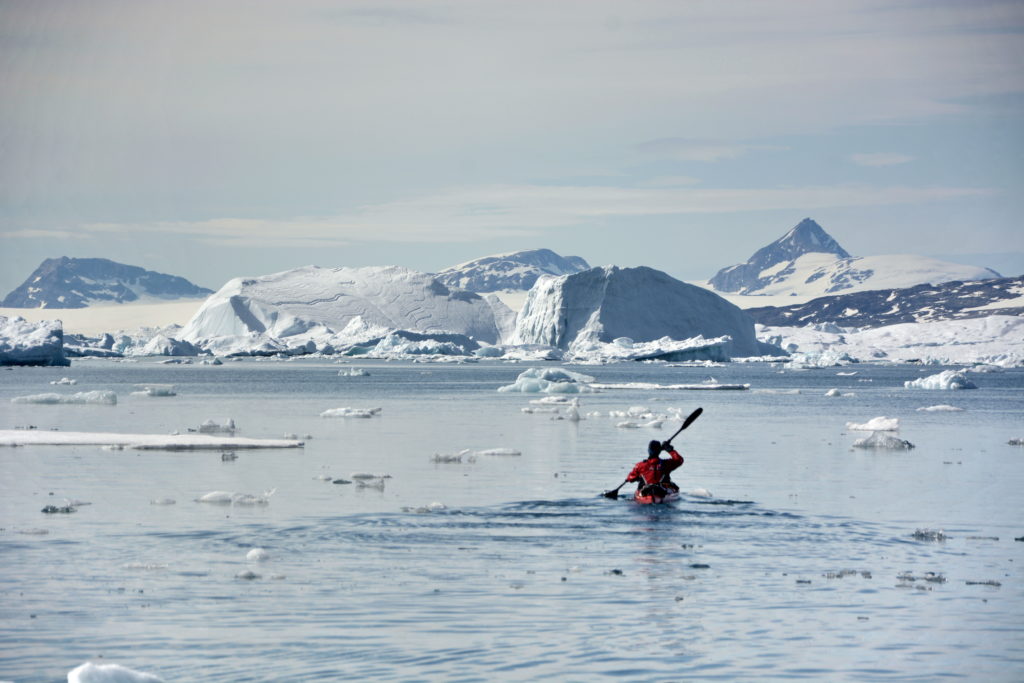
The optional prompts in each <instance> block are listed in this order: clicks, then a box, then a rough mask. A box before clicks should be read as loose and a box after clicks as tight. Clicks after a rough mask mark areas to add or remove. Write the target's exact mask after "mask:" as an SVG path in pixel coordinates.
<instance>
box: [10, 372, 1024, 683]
mask: <svg viewBox="0 0 1024 683" xmlns="http://www.w3.org/2000/svg"><path fill="white" fill-rule="evenodd" d="M535 365H536V364H535ZM353 367H361V368H364V369H365V370H366V371H367V372H369V373H370V374H369V376H366V377H343V376H339V375H338V371H339V370H342V369H345V370H347V369H349V368H353ZM527 367H532V365H531V364H527V363H522V364H512V363H502V362H497V361H494V362H481V363H474V364H464V365H449V364H416V363H398V362H391V363H388V362H358V361H353V362H351V363H349V364H337V363H334V362H331V361H330V360H294V361H287V362H286V361H256V360H246V361H243V362H226V363H225V364H224V365H222V366H204V365H166V364H160V363H159V362H158V359H144V360H141V361H139V362H136V363H117V362H111V361H106V360H82V361H75V362H74V364H73V365H72V366H71V367H70V368H14V369H0V429H12V428H15V427H25V428H27V427H29V426H33V427H35V428H37V429H41V430H48V429H59V430H63V431H112V432H125V433H148V434H167V433H170V432H174V431H179V432H185V431H187V430H188V429H189V428H193V429H194V428H196V427H198V425H199V424H200V423H202V422H203V421H204V420H207V419H214V420H225V419H227V418H232V419H233V420H234V421H235V423H236V424H237V426H238V428H239V431H238V435H239V436H247V437H269V438H280V437H282V436H283V435H285V434H295V435H298V436H299V437H300V438H302V439H303V440H304V441H305V447H304V448H302V449H296V450H255V451H238V452H237V459H236V460H230V461H225V460H223V459H222V456H221V453H220V451H138V450H130V449H129V450H122V451H113V450H104V449H102V448H97V447H71V446H60V447H41V446H29V447H19V448H0V527H2V529H0V680H10V681H19V682H20V681H59V680H65V679H66V676H67V672H68V671H70V670H71V669H73V668H74V667H76V666H78V665H79V664H81V663H83V662H85V661H87V660H92V661H97V662H107V663H117V664H120V665H123V666H126V667H129V668H132V669H135V670H138V671H144V672H148V673H150V674H153V675H156V676H159V677H161V678H163V679H164V680H167V681H232V682H238V681H312V680H382V681H390V680H398V681H434V680H445V681H495V680H501V681H506V680H508V681H534V680H564V681H593V680H602V679H607V680H611V679H615V680H635V681H674V680H681V679H687V680H725V681H732V680H800V679H804V680H813V681H824V680H827V681H936V680H965V681H1008V682H1009V681H1021V680H1024V580H1022V579H1024V576H1022V569H1024V542H1020V541H1015V538H1021V537H1024V448H1022V447H1020V446H1012V445H1009V444H1008V441H1009V440H1010V439H1014V438H1020V437H1024V370H1020V369H1017V370H1007V371H1001V372H992V373H971V375H970V376H971V378H972V380H973V381H974V382H975V383H976V384H977V385H978V387H979V388H978V389H976V390H966V391H922V390H910V389H905V388H903V382H904V381H906V380H910V379H915V378H918V377H922V376H925V375H930V374H934V373H937V372H939V371H940V370H942V369H944V368H941V367H935V366H929V367H922V366H918V365H901V366H872V365H863V364H861V365H853V366H848V367H845V368H827V369H819V370H804V371H797V370H787V369H783V368H782V367H780V366H779V365H775V364H730V365H728V366H725V367H671V366H666V365H664V364H662V365H656V364H639V363H633V364H621V365H610V366H599V367H580V368H573V369H575V370H577V371H580V372H584V373H586V374H589V375H592V376H594V377H596V378H597V379H598V381H600V382H606V383H627V382H654V383H660V384H672V383H701V382H705V381H708V380H716V381H718V382H730V383H749V384H750V389H749V390H747V391H678V390H676V391H669V390H636V389H616V390H606V391H603V392H601V393H593V394H582V395H580V400H581V405H580V411H581V413H583V414H584V415H585V416H586V417H585V419H584V420H582V421H580V422H570V421H567V420H559V419H553V418H555V417H558V416H557V415H553V414H548V413H534V414H529V413H524V412H523V411H522V408H524V407H529V406H530V403H529V401H530V400H531V399H536V398H538V396H537V395H526V394H515V393H499V392H498V391H497V389H498V387H500V386H502V385H506V384H510V383H512V382H513V381H514V380H515V378H516V377H517V375H518V374H519V373H520V372H522V371H523V370H525V369H526V368H527ZM839 373H855V374H844V375H840V374H839ZM65 376H66V377H70V378H73V379H75V380H76V381H77V383H76V384H75V385H74V386H54V385H51V384H50V382H51V381H55V380H59V379H60V378H61V377H65ZM150 383H162V384H173V385H174V386H175V391H176V395H175V396H168V397H151V396H142V395H136V394H133V392H134V391H137V390H138V388H139V385H144V384H150ZM832 388H837V389H839V391H840V393H842V394H845V395H843V396H839V397H826V396H825V393H826V391H827V390H829V389H832ZM90 390H110V391H114V392H116V393H117V396H118V403H117V405H116V406H106V405H24V404H13V403H11V402H10V399H11V398H14V397H17V396H25V395H29V394H38V393H45V392H51V391H53V392H59V393H75V392H79V391H90ZM936 404H952V405H954V406H956V407H959V408H962V409H963V410H962V411H961V412H923V411H918V408H922V407H926V406H933V405H936ZM631 406H645V407H647V408H649V409H650V410H651V411H653V412H656V413H665V414H668V413H670V409H674V410H675V411H676V413H678V414H682V415H686V414H689V413H690V412H691V411H692V410H694V409H695V408H697V407H703V408H704V412H703V414H702V415H701V417H700V419H698V420H697V421H696V422H694V423H693V425H692V426H690V427H689V429H687V430H686V431H685V432H683V433H682V434H680V435H679V436H678V437H677V438H676V440H675V444H676V445H677V447H678V448H679V450H680V451H681V452H682V454H683V455H684V457H685V459H686V463H685V464H684V465H683V467H682V468H681V469H680V470H677V473H676V474H675V475H674V478H675V479H676V481H677V482H678V483H679V484H680V485H681V487H682V490H683V491H684V492H689V493H685V494H684V495H683V496H682V497H681V498H680V499H679V500H678V501H676V502H675V503H673V504H670V505H664V506H640V505H637V504H635V503H633V502H632V501H631V500H630V499H629V495H628V494H629V493H630V487H625V488H623V489H622V492H623V495H622V497H620V498H619V499H618V500H610V499H607V498H604V497H602V496H601V492H602V491H605V490H608V489H611V488H614V487H615V486H617V485H618V484H619V483H620V482H621V481H622V480H623V479H624V478H625V475H626V473H627V472H628V471H629V469H630V467H631V466H632V465H633V464H634V462H636V461H637V460H640V459H642V458H643V457H644V455H645V448H646V443H647V441H648V440H649V439H652V438H657V439H666V438H668V437H669V436H670V435H671V433H672V432H674V431H675V430H676V429H677V428H678V426H679V424H680V422H679V421H678V418H672V419H670V420H666V421H665V422H664V424H663V426H662V428H661V429H651V428H639V429H628V428H623V427H618V426H617V424H618V423H620V422H622V421H624V418H614V417H608V416H607V413H608V412H609V411H611V410H626V409H628V408H629V407H631ZM340 407H353V408H378V407H379V408H381V411H380V413H379V414H378V415H376V416H374V417H372V418H369V419H358V418H347V419H346V418H322V417H320V413H321V412H323V411H325V410H327V409H330V408H340ZM592 412H601V413H603V414H604V415H603V416H600V417H598V416H587V414H588V413H592ZM878 416H888V417H898V418H899V419H900V421H901V430H900V432H899V437H900V438H902V439H906V440H908V441H910V442H912V443H913V444H914V445H915V446H916V447H915V448H913V449H912V450H904V451H885V450H879V451H871V450H861V449H853V448H851V444H852V443H853V442H854V440H856V439H857V438H860V437H863V436H867V434H866V433H857V432H852V431H848V430H847V429H846V423H847V422H848V421H852V422H866V421H867V420H869V419H871V418H873V417H878ZM499 448H500V449H512V450H514V451H517V452H518V453H519V455H473V453H472V452H473V451H481V450H487V449H499ZM465 449H469V451H470V452H469V453H463V454H462V460H461V462H435V460H436V458H435V456H436V455H441V456H455V455H457V454H458V453H460V452H462V451H464V450H465ZM441 459H443V458H441ZM360 472H363V473H372V474H377V475H385V474H386V475H390V477H389V478H385V479H379V480H377V481H376V485H375V486H360V485H359V484H358V480H356V479H353V478H352V476H351V475H352V474H353V473H360ZM335 481H338V482H339V483H334V482H335ZM343 481H344V482H351V483H341V482H343ZM211 491H227V492H232V493H247V494H254V495H262V494H264V493H265V492H269V491H272V493H271V494H270V495H269V498H267V499H266V500H267V502H266V504H258V505H230V504H229V505H212V504H208V503H200V502H196V499H197V498H199V497H200V496H202V495H204V494H206V493H209V492H211ZM171 500H173V501H174V502H173V504H172V503H170V502H169V501H171ZM75 501H77V502H79V503H89V504H87V505H85V504H80V505H78V506H77V508H76V510H77V511H76V512H74V513H70V514H44V513H42V512H41V510H42V509H43V507H44V506H47V505H57V506H61V505H64V504H66V503H67V502H75ZM154 501H157V502H159V503H162V504H154ZM254 548H262V549H264V550H265V552H266V554H267V556H268V557H267V559H265V560H263V561H257V560H249V559H247V554H248V553H249V551H250V550H252V549H254ZM246 577H248V578H246Z"/></svg>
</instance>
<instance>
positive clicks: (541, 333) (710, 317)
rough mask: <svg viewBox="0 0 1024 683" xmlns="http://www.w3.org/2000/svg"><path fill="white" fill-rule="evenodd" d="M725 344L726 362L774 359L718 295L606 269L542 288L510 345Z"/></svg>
mask: <svg viewBox="0 0 1024 683" xmlns="http://www.w3.org/2000/svg"><path fill="white" fill-rule="evenodd" d="M726 336H727V337H729V340H728V341H727V342H725V345H724V347H725V354H726V355H728V356H759V355H762V354H764V353H766V352H768V351H767V350H766V349H765V347H764V346H763V345H761V344H760V343H759V342H758V341H757V339H756V338H755V336H754V323H753V321H752V320H751V319H750V318H749V317H748V316H747V315H746V314H745V313H744V312H743V311H742V310H740V309H739V307H737V306H734V305H733V304H731V303H729V302H728V301H726V300H725V299H723V298H722V297H720V296H718V295H717V294H715V293H714V292H711V291H708V290H706V289H702V288H701V287H696V286H694V285H689V284H687V283H685V282H681V281H679V280H676V279H675V278H673V277H671V276H669V275H667V274H666V273H663V272H661V271H658V270H654V269H653V268H646V267H639V268H618V267H616V266H605V267H603V268H592V269H590V270H587V271H583V272H581V273H575V274H572V275H563V276H561V277H542V278H541V279H540V280H538V281H537V283H536V284H535V285H534V286H533V289H531V290H530V293H529V295H528V296H527V299H526V304H525V305H524V306H523V310H522V312H520V314H519V318H518V320H517V321H516V328H515V332H514V333H513V336H512V340H511V341H512V343H513V344H547V345H549V346H554V347H557V348H560V349H565V350H570V351H571V350H572V349H573V348H579V349H580V350H581V351H582V350H583V349H585V348H592V347H593V345H594V344H595V343H598V342H599V343H603V344H609V343H612V342H614V341H615V340H616V339H619V338H627V339H629V340H631V343H636V342H640V343H644V342H652V341H655V340H661V339H662V338H663V337H669V338H670V339H673V340H687V339H693V338H695V337H704V338H705V339H713V338H716V337H726Z"/></svg>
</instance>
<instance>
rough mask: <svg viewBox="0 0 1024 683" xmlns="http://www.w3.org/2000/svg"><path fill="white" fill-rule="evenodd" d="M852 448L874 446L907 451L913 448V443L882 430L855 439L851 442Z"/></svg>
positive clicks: (881, 448) (875, 447)
mask: <svg viewBox="0 0 1024 683" xmlns="http://www.w3.org/2000/svg"><path fill="white" fill-rule="evenodd" d="M853 447H854V448H874V449H879V450H890V451H909V450H910V449H911V448H914V444H912V443H910V442H909V441H906V440H905V439H901V438H899V437H896V436H892V435H891V434H886V433H884V432H874V433H872V434H871V436H868V437H865V438H863V439H857V440H856V441H854V442H853Z"/></svg>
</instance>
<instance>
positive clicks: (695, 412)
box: [679, 408, 704, 431]
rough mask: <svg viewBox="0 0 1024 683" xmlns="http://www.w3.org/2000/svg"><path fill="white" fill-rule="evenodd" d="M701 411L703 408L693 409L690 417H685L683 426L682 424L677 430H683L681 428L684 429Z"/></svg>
mask: <svg viewBox="0 0 1024 683" xmlns="http://www.w3.org/2000/svg"><path fill="white" fill-rule="evenodd" d="M703 412H704V409H703V408H697V410H695V411H693V412H692V413H690V417H688V418H686V421H684V422H683V426H682V428H681V429H680V430H679V431H683V429H686V428H687V427H689V426H690V425H692V424H693V421H694V420H696V419H697V418H698V417H700V414H701V413H703Z"/></svg>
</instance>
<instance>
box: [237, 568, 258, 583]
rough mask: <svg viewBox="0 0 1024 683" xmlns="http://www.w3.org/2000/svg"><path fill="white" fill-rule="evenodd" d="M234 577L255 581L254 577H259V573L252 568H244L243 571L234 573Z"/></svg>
mask: <svg viewBox="0 0 1024 683" xmlns="http://www.w3.org/2000/svg"><path fill="white" fill-rule="evenodd" d="M235 578H236V579H242V580H243V581H255V580H256V579H258V578H261V577H260V575H259V574H257V573H256V572H254V571H253V570H251V569H246V570H245V571H243V572H238V573H237V574H235Z"/></svg>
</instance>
